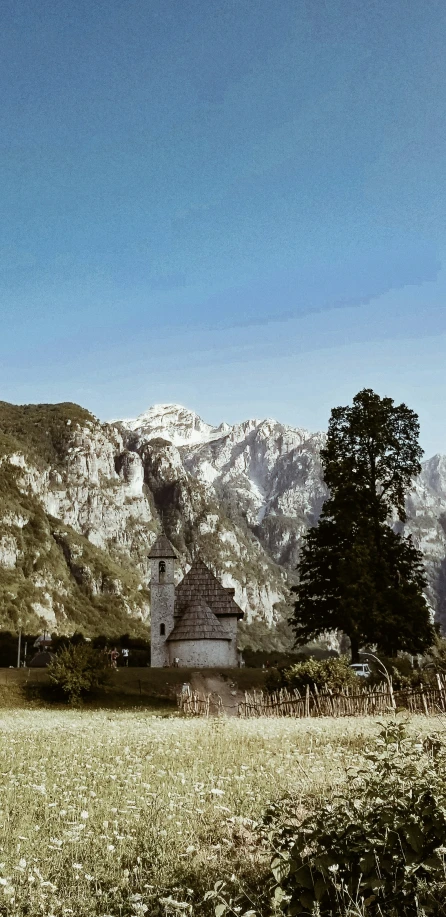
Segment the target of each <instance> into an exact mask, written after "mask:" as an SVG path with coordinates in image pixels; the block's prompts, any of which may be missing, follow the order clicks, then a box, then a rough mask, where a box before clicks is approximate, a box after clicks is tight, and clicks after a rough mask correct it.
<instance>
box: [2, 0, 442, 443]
mask: <svg viewBox="0 0 446 917" xmlns="http://www.w3.org/2000/svg"><path fill="white" fill-rule="evenodd" d="M445 29H446V7H445V4H444V2H443V0H442V2H437V0H411V2H410V3H409V4H408V3H407V0H367V2H361V0H330V2H325V0H320V2H317V3H315V2H314V0H274V2H272V0H211V2H209V0H126V2H123V0H120V2H117V0H96V2H95V3H91V0H81V2H80V0H70V2H68V0H58V2H55V0H45V2H43V0H34V2H33V0H27V2H23V0H4V4H3V8H2V31H1V35H0V45H1V48H0V52H1V53H0V81H1V90H2V105H1V108H0V180H1V194H0V215H1V219H0V296H1V300H0V301H1V303H2V306H1V320H2V321H1V327H2V333H1V336H0V395H1V397H2V398H3V399H5V400H10V401H14V402H31V401H66V400H70V401H77V402H79V403H81V404H83V405H84V406H85V407H88V408H89V409H90V410H92V411H93V412H94V413H95V414H97V415H98V416H100V417H101V418H103V419H109V418H113V417H118V416H132V415H136V414H138V413H140V412H141V411H142V410H144V409H145V408H146V407H148V406H149V405H150V404H152V403H155V402H162V401H177V402H180V403H183V404H186V405H187V406H189V407H192V408H194V409H195V410H197V411H198V412H199V413H200V414H201V415H202V416H203V417H204V418H205V419H206V420H208V421H209V422H215V423H218V422H220V421H221V420H223V419H224V420H227V421H229V422H231V421H236V420H242V419H244V418H246V417H248V416H258V417H263V416H275V417H277V418H278V419H280V420H283V421H285V422H288V423H292V424H296V425H302V426H306V427H308V428H310V429H321V428H324V427H325V426H326V424H327V421H328V416H329V412H330V408H331V407H332V406H334V405H336V404H346V403H348V402H350V401H351V399H352V397H353V395H354V394H355V393H356V392H357V391H358V390H359V389H360V388H363V387H364V386H367V387H372V388H374V389H375V390H376V391H378V392H379V393H380V394H382V395H390V396H391V397H393V398H395V400H397V401H402V400H404V401H405V402H406V403H408V404H409V405H410V406H411V407H413V408H414V409H415V410H417V411H418V413H419V415H420V421H421V427H422V444H423V446H424V448H425V450H426V453H427V454H428V455H430V454H433V453H434V452H439V451H440V452H446V425H445V423H444V404H445V400H446V371H445V360H444V354H445V344H446V311H445V306H444V303H445V294H446V272H445V267H444V263H445V252H446V219H445V214H446V185H445V161H446V156H445V154H446V110H445V109H446V56H445V54H444V42H445Z"/></svg>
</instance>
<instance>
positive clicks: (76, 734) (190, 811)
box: [0, 710, 432, 917]
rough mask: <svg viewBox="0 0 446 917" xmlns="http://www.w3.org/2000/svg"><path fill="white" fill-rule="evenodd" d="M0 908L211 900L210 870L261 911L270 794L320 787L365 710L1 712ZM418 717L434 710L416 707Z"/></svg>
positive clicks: (341, 766) (357, 732)
mask: <svg viewBox="0 0 446 917" xmlns="http://www.w3.org/2000/svg"><path fill="white" fill-rule="evenodd" d="M0 724H1V732H2V736H1V739H2V741H1V747H0V914H5V915H8V917H9V915H24V914H26V915H28V917H37V915H41V917H43V915H45V917H51V915H54V917H59V915H60V917H62V915H75V917H87V915H88V917H90V915H102V917H115V915H116V917H117V915H122V917H131V915H134V917H139V915H143V914H147V915H148V917H149V915H152V914H154V915H156V914H159V915H171V914H179V913H189V914H197V915H199V914H206V913H210V912H211V905H210V903H209V902H205V903H203V898H204V894H205V892H206V890H208V889H209V888H211V887H212V886H213V884H214V882H215V881H216V880H217V879H225V880H227V881H229V882H230V883H231V882H232V883H233V884H234V885H237V884H241V885H242V886H243V887H244V888H246V889H248V890H249V894H250V896H251V898H252V900H253V902H254V904H255V907H256V908H258V912H259V913H265V914H266V913H267V912H268V910H267V900H268V894H269V888H268V881H269V878H268V877H269V874H270V871H269V863H270V850H269V849H268V847H267V843H266V841H265V840H263V839H262V835H261V834H260V832H259V831H258V830H257V827H256V823H257V821H258V820H259V819H260V817H261V815H262V812H263V811H264V810H265V807H266V806H267V805H268V803H270V802H271V801H274V800H275V799H278V798H280V797H283V796H284V795H286V794H292V795H293V796H294V797H295V798H297V800H298V801H299V799H301V800H302V805H303V806H304V805H305V804H307V803H308V799H309V798H310V797H318V796H320V797H321V798H325V799H326V798H327V796H328V795H330V794H331V793H332V792H333V789H334V788H335V787H336V785H339V784H340V783H342V781H343V780H344V779H345V770H346V768H347V767H348V766H350V765H351V764H355V763H356V762H358V761H359V758H360V755H361V751H362V749H363V747H364V744H365V742H366V741H367V740H368V739H370V736H371V734H372V733H373V732H375V731H377V729H378V726H377V725H376V723H375V722H374V721H373V720H367V719H355V720H350V721H346V720H344V721H339V720H336V721H329V720H324V721H323V720H317V721H311V722H309V721H308V720H307V721H296V720H286V719H278V720H270V719H268V720H253V721H250V720H226V721H224V720H214V721H212V720H183V719H180V718H178V717H176V716H166V717H162V716H154V715H151V714H148V713H146V712H122V713H121V712H119V713H113V714H110V713H106V712H101V711H94V712H86V711H75V710H73V711H56V712H52V711H46V710H36V711H32V710H26V711H14V712H13V711H11V712H6V713H5V712H4V711H2V714H1V720H0ZM412 728H413V729H416V730H418V729H425V730H426V731H427V730H428V729H429V731H430V732H432V720H431V721H430V722H429V721H425V720H422V719H421V718H418V719H417V718H414V720H413V721H412Z"/></svg>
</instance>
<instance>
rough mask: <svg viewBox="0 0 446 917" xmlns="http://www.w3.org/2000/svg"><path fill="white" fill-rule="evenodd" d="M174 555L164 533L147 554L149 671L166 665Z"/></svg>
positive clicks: (170, 627) (172, 595)
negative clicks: (148, 576) (148, 565)
mask: <svg viewBox="0 0 446 917" xmlns="http://www.w3.org/2000/svg"><path fill="white" fill-rule="evenodd" d="M176 558H177V554H176V552H175V550H174V548H173V547H172V545H171V543H170V541H169V539H168V538H166V536H165V535H164V533H162V534H161V535H159V536H158V538H157V539H156V541H155V543H154V544H153V545H152V547H151V549H150V554H149V560H150V567H151V577H150V613H151V655H150V665H151V666H152V668H160V667H162V666H164V665H166V664H167V665H168V664H169V644H168V643H166V640H167V638H168V636H169V634H170V633H171V631H172V630H173V625H174V619H173V615H174V607H175V560H176Z"/></svg>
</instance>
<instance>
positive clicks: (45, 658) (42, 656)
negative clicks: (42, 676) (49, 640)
mask: <svg viewBox="0 0 446 917" xmlns="http://www.w3.org/2000/svg"><path fill="white" fill-rule="evenodd" d="M55 658H56V657H55V656H54V654H53V653H49V652H48V650H42V651H41V652H40V653H36V655H35V656H33V658H32V659H30V661H29V662H28V667H32V668H36V669H45V668H46V667H47V665H49V664H50V662H52V661H53V659H55Z"/></svg>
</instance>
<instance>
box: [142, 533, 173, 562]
mask: <svg viewBox="0 0 446 917" xmlns="http://www.w3.org/2000/svg"><path fill="white" fill-rule="evenodd" d="M177 556H178V555H177V552H176V551H175V548H174V547H173V546H172V545H171V543H170V541H169V539H168V538H167V537H166V535H165V534H164V532H161V535H158V538H157V539H156V541H155V542H154V543H153V545H152V547H151V548H150V552H149V557H177Z"/></svg>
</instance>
